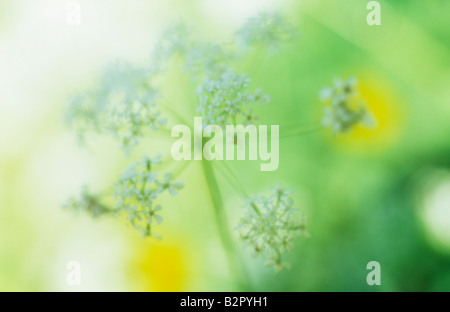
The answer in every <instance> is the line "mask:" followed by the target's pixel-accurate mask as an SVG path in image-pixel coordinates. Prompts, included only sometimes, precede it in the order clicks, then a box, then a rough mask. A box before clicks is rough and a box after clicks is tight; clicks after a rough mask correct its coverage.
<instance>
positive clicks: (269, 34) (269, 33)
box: [237, 12, 295, 51]
mask: <svg viewBox="0 0 450 312" xmlns="http://www.w3.org/2000/svg"><path fill="white" fill-rule="evenodd" d="M294 34H295V30H294V27H293V26H292V25H291V24H290V23H289V22H287V21H286V20H285V18H284V17H283V16H282V15H281V14H280V13H278V12H262V13H260V14H259V15H257V16H255V17H253V18H250V19H249V20H248V21H247V22H246V23H245V24H244V26H243V27H242V28H241V29H240V30H239V31H238V32H237V37H238V38H239V39H240V41H241V42H242V43H243V44H244V45H246V46H252V45H258V46H262V47H264V48H268V49H269V50H272V51H273V50H275V51H276V50H278V49H279V47H280V45H281V44H282V43H284V42H288V41H290V40H292V39H293V38H294Z"/></svg>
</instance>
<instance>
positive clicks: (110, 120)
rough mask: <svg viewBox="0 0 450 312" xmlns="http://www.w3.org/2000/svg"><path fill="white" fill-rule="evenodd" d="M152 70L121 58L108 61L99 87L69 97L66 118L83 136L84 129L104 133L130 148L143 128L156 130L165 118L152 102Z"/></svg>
mask: <svg viewBox="0 0 450 312" xmlns="http://www.w3.org/2000/svg"><path fill="white" fill-rule="evenodd" d="M152 77H153V73H152V72H151V71H149V70H145V69H142V68H139V67H135V66H132V65H130V64H127V63H123V62H116V63H114V64H112V65H110V66H109V67H108V68H107V70H106V71H105V73H104V75H103V78H102V80H101V84H100V87H99V88H98V89H96V90H93V91H91V92H88V93H86V94H84V95H78V96H76V97H74V99H73V100H72V102H71V104H70V106H69V111H68V116H69V122H70V123H71V124H72V126H73V127H74V128H75V129H76V131H77V132H78V135H79V136H80V138H83V137H84V135H85V133H86V132H88V131H94V132H99V133H108V134H111V135H113V136H114V137H116V138H118V139H119V141H120V142H121V144H122V145H123V146H124V147H126V148H130V147H133V146H135V145H137V144H138V142H139V138H140V137H142V136H143V134H144V131H145V129H147V128H148V129H152V130H155V131H156V130H158V129H159V128H160V127H162V126H164V125H165V124H166V122H167V121H166V119H165V118H164V117H162V116H161V112H160V111H159V110H158V108H157V106H156V100H157V98H158V93H157V92H156V90H155V89H154V88H153V86H152V84H151V82H152Z"/></svg>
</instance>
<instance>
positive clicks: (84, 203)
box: [64, 186, 113, 218]
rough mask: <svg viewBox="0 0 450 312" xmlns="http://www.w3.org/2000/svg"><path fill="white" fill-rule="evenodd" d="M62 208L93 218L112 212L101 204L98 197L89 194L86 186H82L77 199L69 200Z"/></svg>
mask: <svg viewBox="0 0 450 312" xmlns="http://www.w3.org/2000/svg"><path fill="white" fill-rule="evenodd" d="M64 208H65V209H68V210H72V211H75V212H85V213H88V214H90V215H91V216H92V217H94V218H98V217H100V216H103V215H106V214H109V213H111V212H113V211H112V210H111V209H109V208H108V207H106V206H105V205H104V204H103V203H102V202H101V199H100V196H97V195H95V194H93V193H91V192H89V189H88V188H87V186H83V188H82V189H81V193H80V195H79V196H78V197H72V198H70V199H69V200H68V201H67V203H65V205H64Z"/></svg>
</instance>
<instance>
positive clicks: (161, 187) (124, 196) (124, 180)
mask: <svg viewBox="0 0 450 312" xmlns="http://www.w3.org/2000/svg"><path fill="white" fill-rule="evenodd" d="M160 161H161V156H158V157H156V158H154V159H150V158H148V157H145V158H144V160H142V161H140V162H138V163H136V164H134V165H132V166H131V167H130V168H129V169H128V170H126V171H125V172H124V173H123V174H122V176H121V178H120V179H119V181H117V183H116V184H115V186H114V197H115V198H116V204H115V211H119V212H123V213H125V214H126V215H127V218H128V220H129V222H130V223H131V225H132V226H133V227H134V228H136V229H137V230H138V231H140V232H141V234H142V235H143V236H154V237H159V236H158V235H157V234H155V233H154V232H153V231H152V225H153V224H154V223H155V222H156V223H157V224H160V223H161V222H162V217H161V216H160V215H159V211H160V210H161V206H160V205H157V204H155V200H156V199H157V197H158V196H159V195H161V194H162V193H164V192H165V191H167V192H169V193H170V194H171V195H172V196H175V195H176V194H177V191H178V190H180V189H181V188H182V187H183V183H182V182H174V181H172V175H171V174H170V173H166V174H165V175H164V178H163V179H162V180H160V179H158V173H155V172H154V171H153V166H154V165H156V164H159V163H160Z"/></svg>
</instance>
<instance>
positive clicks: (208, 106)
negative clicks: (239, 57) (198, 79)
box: [197, 71, 270, 127]
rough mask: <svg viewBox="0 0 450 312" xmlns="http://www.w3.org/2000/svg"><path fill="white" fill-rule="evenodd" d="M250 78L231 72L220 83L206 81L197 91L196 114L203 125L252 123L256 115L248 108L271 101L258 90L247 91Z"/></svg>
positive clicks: (217, 81)
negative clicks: (197, 104)
mask: <svg viewBox="0 0 450 312" xmlns="http://www.w3.org/2000/svg"><path fill="white" fill-rule="evenodd" d="M249 84H250V78H249V77H248V76H246V75H239V74H235V73H233V72H230V71H228V72H225V73H224V74H222V75H221V77H220V79H219V80H211V79H205V81H204V83H203V85H202V86H200V87H199V88H198V89H197V95H198V97H199V99H200V106H199V107H198V111H199V112H201V113H202V117H203V121H204V123H205V124H209V125H218V126H221V127H225V126H226V125H237V124H244V125H245V124H253V122H254V121H255V118H256V117H255V116H254V115H253V114H252V110H251V106H252V105H254V104H265V103H268V102H270V98H269V97H268V96H267V95H264V94H263V93H262V91H261V90H256V91H254V92H250V91H248V88H249Z"/></svg>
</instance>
